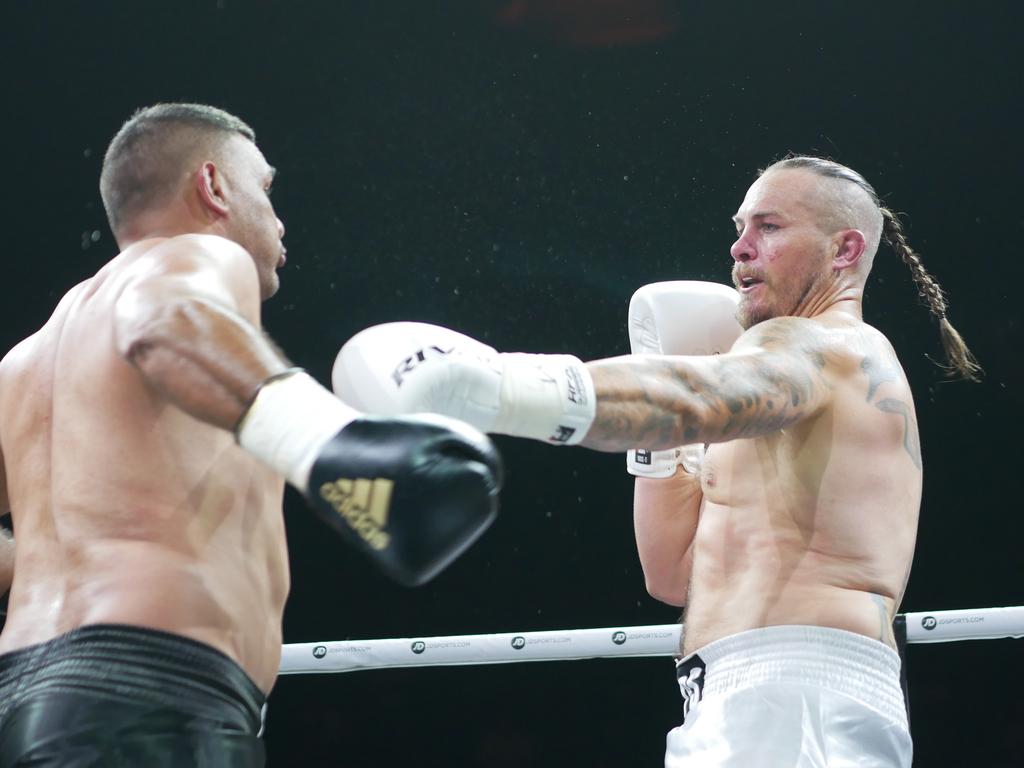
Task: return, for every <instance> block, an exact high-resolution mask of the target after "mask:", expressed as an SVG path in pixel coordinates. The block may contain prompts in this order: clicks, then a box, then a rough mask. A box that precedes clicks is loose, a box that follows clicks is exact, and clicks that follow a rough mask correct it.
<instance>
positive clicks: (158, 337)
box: [114, 297, 202, 367]
mask: <svg viewBox="0 0 1024 768" xmlns="http://www.w3.org/2000/svg"><path fill="white" fill-rule="evenodd" d="M198 304H199V302H197V301H195V300H193V299H179V300H175V301H172V302H168V303H163V304H156V305H154V304H151V303H150V304H147V303H143V302H142V301H139V300H138V299H137V298H135V297H122V299H121V301H120V302H118V307H117V311H116V315H115V328H114V343H115V346H116V348H117V352H118V354H119V355H120V356H121V357H122V358H124V359H125V360H126V361H127V362H129V363H131V364H132V365H134V366H136V367H140V366H142V365H143V364H144V363H145V361H146V359H147V358H148V357H149V356H150V355H151V354H152V353H153V352H154V351H155V350H158V349H160V348H162V347H165V346H168V345H169V344H173V343H175V340H178V341H180V340H181V339H184V338H187V337H188V336H189V330H190V329H194V327H195V326H196V325H197V319H198V318H197V317H196V315H197V312H201V310H202V308H201V307H199V306H197V305H198Z"/></svg>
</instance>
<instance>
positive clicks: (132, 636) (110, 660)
mask: <svg viewBox="0 0 1024 768" xmlns="http://www.w3.org/2000/svg"><path fill="white" fill-rule="evenodd" d="M68 688H75V689H79V690H92V691H94V692H96V693H98V694H101V695H102V694H108V695H111V696H115V697H117V698H121V699H133V700H139V701H146V702H151V703H154V704H158V705H162V706H173V707H174V708H176V709H179V710H181V711H186V712H191V713H194V714H197V715H203V716H212V717H219V716H223V715H224V714H225V713H232V712H233V713H235V714H237V715H238V716H239V717H240V718H241V720H242V722H243V723H244V724H245V725H246V726H247V727H252V728H254V729H258V728H259V726H260V711H261V708H262V707H263V705H264V704H265V703H266V696H265V695H264V693H263V691H261V690H260V689H259V687H258V686H257V685H256V683H255V682H254V681H253V680H252V678H251V677H249V675H248V674H246V672H245V670H244V669H242V668H241V667H240V666H239V665H238V664H237V663H236V662H235V661H234V660H233V659H231V658H230V657H228V656H226V655H225V654H223V653H221V652H220V651H218V650H217V649H216V648H213V647H211V646H209V645H206V644H205V643H201V642H199V641H197V640H193V639H191V638H187V637H182V636H181V635H176V634H173V633H170V632H163V631H161V630H156V629H150V628H148V627H137V626H131V625H127V624H90V625H87V626H83V627H79V628H77V629H73V630H71V631H70V632H67V633H65V634H63V635H58V636H57V637H55V638H53V639H52V640H48V641H46V642H44V643H39V644H38V645H31V646H27V647H25V648H19V649H17V650H14V651H10V652H9V653H5V654H2V655H0V694H2V695H3V696H5V697H9V698H12V699H13V698H17V697H19V696H20V695H23V694H25V693H30V692H31V693H45V692H47V691H49V690H60V689H68ZM254 732H255V730H254Z"/></svg>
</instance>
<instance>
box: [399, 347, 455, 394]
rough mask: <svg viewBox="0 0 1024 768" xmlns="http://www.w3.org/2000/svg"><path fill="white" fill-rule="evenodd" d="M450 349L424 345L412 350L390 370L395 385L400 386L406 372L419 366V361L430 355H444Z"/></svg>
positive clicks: (423, 360) (425, 359) (410, 371)
mask: <svg viewBox="0 0 1024 768" xmlns="http://www.w3.org/2000/svg"><path fill="white" fill-rule="evenodd" d="M452 349H455V347H452ZM452 349H441V348H440V347H436V346H429V347H424V348H423V349H417V350H416V351H415V352H413V353H412V354H411V355H409V356H408V357H407V358H405V360H403V361H402V362H400V363H399V364H398V365H397V366H396V367H395V370H393V371H392V372H391V378H392V379H394V380H395V386H396V387H400V386H402V382H403V381H405V377H406V376H407V375H408V374H410V373H412V371H413V370H415V368H416V367H417V366H419V365H420V364H421V363H425V362H426V361H427V360H428V359H429V358H432V357H444V356H445V355H447V354H448V353H449V352H451V351H452Z"/></svg>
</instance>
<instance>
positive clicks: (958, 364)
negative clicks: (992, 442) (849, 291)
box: [879, 206, 982, 381]
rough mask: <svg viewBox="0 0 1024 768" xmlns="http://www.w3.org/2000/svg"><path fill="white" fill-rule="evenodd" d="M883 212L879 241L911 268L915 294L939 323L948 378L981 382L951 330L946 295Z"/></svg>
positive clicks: (973, 363) (974, 362) (893, 220)
mask: <svg viewBox="0 0 1024 768" xmlns="http://www.w3.org/2000/svg"><path fill="white" fill-rule="evenodd" d="M879 210H880V211H881V212H882V239H883V240H884V241H885V242H886V243H887V244H888V245H889V247H890V248H892V249H893V250H894V251H896V254H897V255H898V256H899V257H900V258H901V259H902V260H903V263H904V264H906V265H907V266H908V267H910V276H911V277H912V278H913V279H914V283H915V284H916V285H917V293H918V295H919V296H920V297H921V298H922V299H924V301H925V303H926V304H927V305H928V309H929V311H930V312H931V313H932V315H933V316H934V317H935V318H936V319H937V320H938V321H939V333H940V334H941V336H942V348H943V349H944V350H945V352H946V360H947V361H948V363H949V364H948V366H945V368H946V371H947V373H948V374H949V375H951V376H952V375H954V374H959V375H960V376H961V377H963V378H965V379H967V380H968V381H980V377H981V373H982V370H981V366H980V365H978V361H977V360H976V359H975V357H974V355H973V354H972V353H971V350H970V349H968V348H967V344H965V343H964V340H963V338H962V337H961V336H960V333H959V331H957V329H956V328H954V327H953V324H952V323H951V322H949V319H948V318H947V317H946V294H945V293H944V292H943V290H942V287H941V286H940V285H939V284H938V283H937V282H936V281H935V278H933V277H932V276H931V275H930V274H929V273H928V270H926V269H925V268H924V265H923V264H922V263H921V257H920V256H919V255H918V254H917V252H916V251H915V250H914V249H913V248H911V247H910V246H909V245H907V238H906V235H904V233H903V225H902V224H900V220H899V219H898V218H897V217H896V214H895V213H893V212H892V211H890V210H889V209H888V208H885V207H882V206H879Z"/></svg>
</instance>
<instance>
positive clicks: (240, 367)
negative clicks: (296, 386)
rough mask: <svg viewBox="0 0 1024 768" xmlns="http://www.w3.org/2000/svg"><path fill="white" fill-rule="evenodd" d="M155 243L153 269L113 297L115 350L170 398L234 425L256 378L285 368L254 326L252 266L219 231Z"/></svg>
mask: <svg viewBox="0 0 1024 768" xmlns="http://www.w3.org/2000/svg"><path fill="white" fill-rule="evenodd" d="M158 248H159V250H160V253H157V252H156V251H157V249H154V252H153V253H152V256H153V260H154V263H158V264H159V265H160V266H159V268H154V269H152V270H151V271H150V272H149V273H146V274H143V275H141V276H140V277H139V278H137V279H136V280H134V281H133V282H132V283H131V284H129V285H128V286H127V287H126V288H125V290H124V291H123V293H122V294H121V296H120V298H119V299H118V302H117V308H116V311H115V319H114V322H115V339H116V343H117V346H118V351H119V352H120V353H121V354H122V355H123V356H124V357H125V359H126V360H128V361H129V362H130V363H131V364H132V365H134V366H135V367H136V368H137V369H138V370H139V372H140V373H141V374H142V376H143V377H144V378H145V379H146V381H147V382H148V383H149V385H150V386H152V387H153V388H154V389H155V390H157V391H158V392H160V393H161V394H162V395H163V396H164V397H166V398H167V399H168V401H170V402H171V403H173V404H174V405H176V406H178V407H179V408H181V409H182V410H184V411H185V412H186V413H189V414H190V415H192V416H194V417H196V418H197V419H200V420H201V421H204V422H206V423H208V424H213V425H214V426H218V427H221V428H223V429H234V427H235V426H236V425H237V424H238V421H239V419H241V417H242V414H243V413H244V412H245V409H246V407H247V406H248V404H249V403H250V402H251V400H252V397H253V395H254V394H255V392H256V389H257V387H258V386H259V384H260V383H261V382H262V381H264V380H265V379H266V378H267V377H268V376H271V375H273V374H275V373H279V372H280V371H282V370H284V369H285V368H286V367H287V364H286V363H285V362H284V360H283V359H282V357H281V355H280V354H279V353H278V352H277V351H276V350H275V349H274V347H273V345H272V344H271V343H270V342H269V341H268V340H267V338H266V337H265V336H264V335H263V334H262V332H261V331H260V329H259V285H258V281H257V277H256V269H255V266H254V265H253V263H252V260H251V258H250V257H249V255H248V254H247V253H246V252H245V251H244V250H243V249H242V248H241V247H240V246H238V245H236V244H234V243H231V242H229V241H227V240H222V239H220V238H211V237H204V236H183V237H177V238H173V239H171V240H169V241H168V242H167V243H165V244H163V245H161V246H159V247H158Z"/></svg>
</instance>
